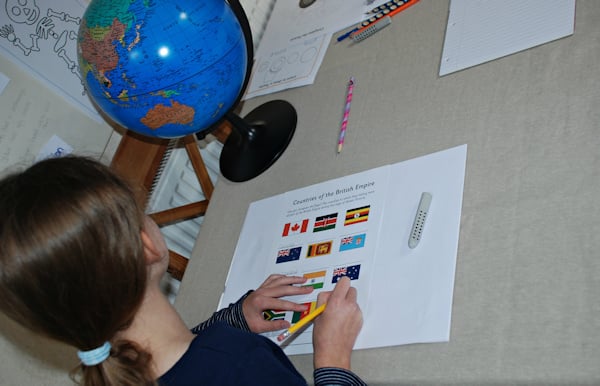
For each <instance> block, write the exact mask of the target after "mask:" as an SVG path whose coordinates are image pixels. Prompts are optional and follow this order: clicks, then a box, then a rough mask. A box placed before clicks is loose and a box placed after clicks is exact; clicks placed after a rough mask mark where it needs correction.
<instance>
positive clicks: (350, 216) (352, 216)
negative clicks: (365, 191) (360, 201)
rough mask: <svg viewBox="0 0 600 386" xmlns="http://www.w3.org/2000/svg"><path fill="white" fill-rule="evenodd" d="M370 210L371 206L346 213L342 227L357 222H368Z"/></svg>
mask: <svg viewBox="0 0 600 386" xmlns="http://www.w3.org/2000/svg"><path fill="white" fill-rule="evenodd" d="M370 208H371V205H367V206H361V207H360V208H354V209H350V210H348V211H346V219H345V220H344V226H346V225H352V224H358V223H359V222H365V221H367V220H369V209H370Z"/></svg>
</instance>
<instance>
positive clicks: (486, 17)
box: [440, 0, 575, 76]
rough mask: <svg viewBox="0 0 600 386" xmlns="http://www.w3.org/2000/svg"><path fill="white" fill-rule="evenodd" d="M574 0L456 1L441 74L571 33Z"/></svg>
mask: <svg viewBox="0 0 600 386" xmlns="http://www.w3.org/2000/svg"><path fill="white" fill-rule="evenodd" d="M574 28H575V0H527V1H522V0H503V1H497V0H452V1H451V3H450V11H449V15H448V26H447V28H446V38H445V41H444V50H443V53H442V60H441V64H440V76H442V75H446V74H449V73H451V72H455V71H459V70H462V69H465V68H468V67H471V66H475V65H478V64H481V63H485V62H488V61H490V60H494V59H497V58H501V57H503V56H506V55H510V54H513V53H515V52H519V51H522V50H525V49H528V48H531V47H535V46H537V45H540V44H544V43H547V42H550V41H552V40H556V39H560V38H562V37H565V36H568V35H571V34H573V30H574Z"/></svg>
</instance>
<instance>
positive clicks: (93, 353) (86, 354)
mask: <svg viewBox="0 0 600 386" xmlns="http://www.w3.org/2000/svg"><path fill="white" fill-rule="evenodd" d="M110 349H111V345H110V343H109V342H105V343H104V344H103V345H102V346H100V347H98V348H95V349H93V350H89V351H77V356H78V357H79V359H81V363H83V364H84V365H86V366H96V365H97V364H99V363H102V362H104V361H105V360H106V358H108V357H109V355H110Z"/></svg>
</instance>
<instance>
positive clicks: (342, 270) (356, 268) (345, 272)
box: [331, 264, 360, 283]
mask: <svg viewBox="0 0 600 386" xmlns="http://www.w3.org/2000/svg"><path fill="white" fill-rule="evenodd" d="M359 273H360V264H356V265H350V266H348V267H339V268H335V269H334V270H333V277H332V279H331V282H332V283H337V282H338V280H340V279H341V278H342V277H344V276H348V278H349V279H350V280H356V279H358V275H359Z"/></svg>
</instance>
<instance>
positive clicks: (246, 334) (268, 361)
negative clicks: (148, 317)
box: [158, 291, 366, 386]
mask: <svg viewBox="0 0 600 386" xmlns="http://www.w3.org/2000/svg"><path fill="white" fill-rule="evenodd" d="M251 292H252V291H248V293H246V294H245V295H244V296H242V297H241V298H240V299H239V300H238V301H237V302H235V303H233V304H230V305H229V307H226V308H224V309H222V310H219V311H217V312H215V313H214V314H213V315H212V316H211V317H210V318H209V319H208V320H206V321H204V322H202V323H200V324H199V325H197V326H196V327H194V328H193V329H192V332H193V333H194V334H196V337H195V338H194V339H193V340H192V343H190V347H189V348H188V350H187V351H186V352H185V354H183V356H182V357H181V358H180V359H179V361H177V363H175V365H174V366H173V367H172V368H171V369H169V371H167V372H166V373H165V374H164V375H163V376H162V377H160V378H159V379H158V383H159V385H161V386H188V385H189V386H197V385H211V386H212V385H250V386H252V385H261V386H263V385H278V386H281V385H286V386H295V385H302V386H305V385H306V381H305V380H304V378H303V377H302V375H300V373H299V372H298V371H297V370H296V368H295V367H294V365H293V364H292V363H291V362H290V360H289V359H288V357H287V356H286V355H285V353H284V352H283V350H281V348H280V347H279V346H277V345H276V344H275V343H273V342H272V341H271V340H270V339H267V338H265V337H264V336H262V335H258V334H255V333H253V332H251V331H250V328H249V327H248V324H247V323H246V318H245V317H244V313H243V310H242V303H243V301H244V299H245V298H246V297H247V296H248V294H250V293H251ZM313 377H314V381H315V386H324V385H327V386H330V385H342V386H365V385H366V383H364V381H363V380H362V379H360V377H358V376H357V375H356V374H354V373H353V372H352V371H350V370H345V369H340V368H335V367H324V368H319V369H316V370H315V371H314V373H313Z"/></svg>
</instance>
